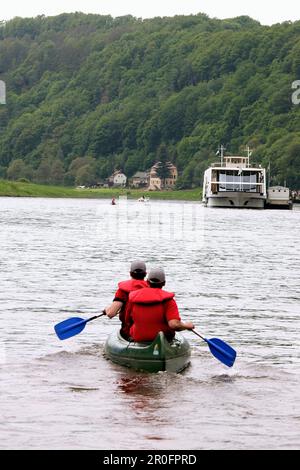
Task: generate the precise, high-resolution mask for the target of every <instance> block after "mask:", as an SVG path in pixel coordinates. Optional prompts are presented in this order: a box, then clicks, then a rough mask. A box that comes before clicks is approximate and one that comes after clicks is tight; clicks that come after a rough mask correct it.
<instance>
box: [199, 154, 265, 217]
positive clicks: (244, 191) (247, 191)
mask: <svg viewBox="0 0 300 470" xmlns="http://www.w3.org/2000/svg"><path fill="white" fill-rule="evenodd" d="M224 151H225V148H224V147H223V146H221V147H220V149H219V152H218V153H220V156H221V161H220V163H215V164H212V165H211V166H210V168H208V169H207V170H206V171H205V173H204V182H203V203H204V204H205V205H206V206H207V207H231V208H249V209H264V207H265V203H266V199H267V182H266V170H265V168H261V166H258V167H256V166H254V167H252V166H251V165H250V156H251V152H250V149H249V148H248V155H247V157H242V156H224Z"/></svg>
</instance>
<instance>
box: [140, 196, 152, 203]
mask: <svg viewBox="0 0 300 470" xmlns="http://www.w3.org/2000/svg"><path fill="white" fill-rule="evenodd" d="M149 201H150V198H149V197H144V196H143V197H140V198H139V199H138V202H149Z"/></svg>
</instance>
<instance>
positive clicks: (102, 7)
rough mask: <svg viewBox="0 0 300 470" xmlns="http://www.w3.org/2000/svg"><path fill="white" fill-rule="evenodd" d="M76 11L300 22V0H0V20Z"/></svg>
mask: <svg viewBox="0 0 300 470" xmlns="http://www.w3.org/2000/svg"><path fill="white" fill-rule="evenodd" d="M75 11H82V12H84V13H97V14H101V15H108V14H109V15H111V16H113V17H116V16H123V15H128V14H130V15H133V16H136V17H138V18H152V17H155V16H174V15H188V14H196V13H200V12H201V13H206V14H207V15H209V16H210V17H216V18H221V19H223V18H232V17H234V16H240V15H248V16H251V17H252V18H254V19H256V20H258V21H260V22H261V23H262V24H266V25H267V24H268V25H271V24H274V23H278V22H283V21H289V20H290V21H296V20H300V2H299V0H284V1H283V0H275V1H273V2H270V0H50V1H49V0H47V1H46V0H23V1H22V0H2V2H1V6H0V20H8V19H11V18H13V17H15V16H21V17H32V16H37V15H46V16H53V15H58V14H60V13H64V12H66V13H70V12H75Z"/></svg>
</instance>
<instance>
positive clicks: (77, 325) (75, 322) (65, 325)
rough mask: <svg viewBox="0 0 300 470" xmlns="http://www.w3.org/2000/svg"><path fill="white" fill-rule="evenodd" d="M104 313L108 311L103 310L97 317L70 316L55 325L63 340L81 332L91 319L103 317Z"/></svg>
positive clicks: (56, 331)
mask: <svg viewBox="0 0 300 470" xmlns="http://www.w3.org/2000/svg"><path fill="white" fill-rule="evenodd" d="M103 315H106V313H104V312H103V313H101V315H96V316H95V317H92V318H88V319H87V320H84V319H83V318H79V317H72V318H68V320H64V321H62V322H60V323H58V324H57V325H55V327H54V330H55V333H56V334H57V336H58V337H59V339H61V340H63V339H68V338H71V337H72V336H75V335H78V334H79V333H81V332H82V330H83V329H84V328H85V325H86V324H87V323H88V322H89V321H92V320H95V319H96V318H100V317H103Z"/></svg>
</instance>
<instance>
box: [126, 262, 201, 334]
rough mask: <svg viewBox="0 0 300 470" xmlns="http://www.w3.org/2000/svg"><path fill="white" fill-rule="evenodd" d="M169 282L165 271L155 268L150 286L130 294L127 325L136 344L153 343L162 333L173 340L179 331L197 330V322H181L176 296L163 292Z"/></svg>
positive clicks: (149, 281) (150, 279) (150, 276)
mask: <svg viewBox="0 0 300 470" xmlns="http://www.w3.org/2000/svg"><path fill="white" fill-rule="evenodd" d="M165 283H166V277H165V273H164V270H163V269H161V268H156V269H151V271H150V273H149V276H148V287H146V288H144V289H140V290H137V291H135V292H131V293H130V294H129V302H128V306H127V309H126V318H125V323H126V325H127V326H126V329H127V331H128V329H129V332H130V336H131V338H132V339H133V340H134V341H137V342H139V341H153V340H154V339H155V337H156V336H157V334H158V333H159V332H160V331H163V332H164V333H165V335H166V337H167V338H168V339H169V340H171V339H173V338H174V336H175V331H182V330H193V329H194V325H193V323H191V322H187V323H183V322H182V321H181V319H180V315H179V311H178V307H177V304H176V302H175V300H174V296H175V294H173V293H172V292H167V291H165V290H163V289H162V288H163V286H164V285H165Z"/></svg>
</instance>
